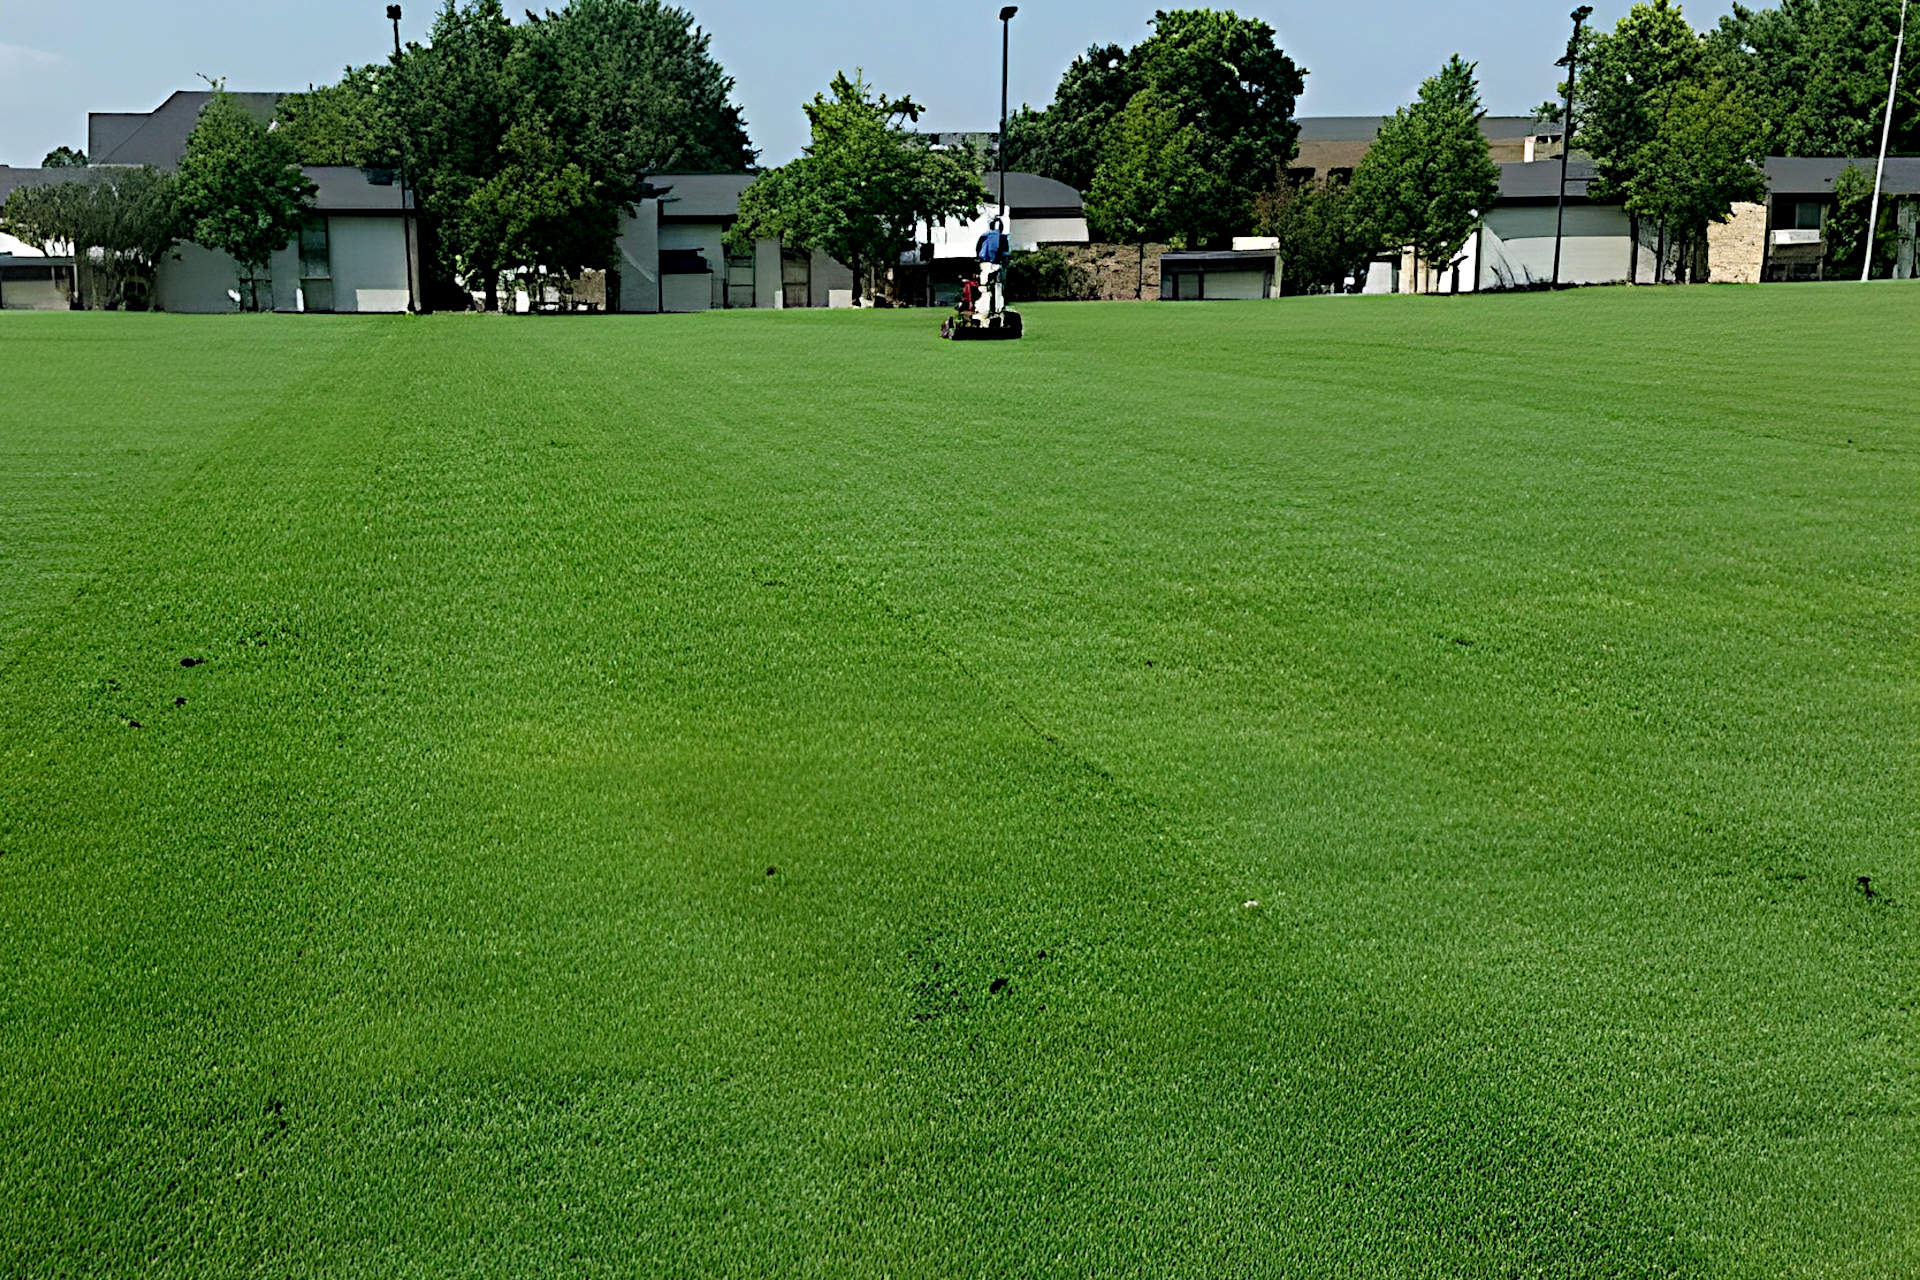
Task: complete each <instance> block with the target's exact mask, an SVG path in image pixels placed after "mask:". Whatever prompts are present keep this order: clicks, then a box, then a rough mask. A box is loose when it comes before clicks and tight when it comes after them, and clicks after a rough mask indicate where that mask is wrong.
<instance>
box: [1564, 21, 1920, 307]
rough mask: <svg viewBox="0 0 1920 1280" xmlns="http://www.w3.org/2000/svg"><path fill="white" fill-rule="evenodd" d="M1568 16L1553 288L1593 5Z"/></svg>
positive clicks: (1565, 224) (1565, 209)
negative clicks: (1583, 43) (1576, 94)
mask: <svg viewBox="0 0 1920 1280" xmlns="http://www.w3.org/2000/svg"><path fill="white" fill-rule="evenodd" d="M1904 2H1905V0H1902V3H1904ZM1567 16H1568V17H1570V18H1572V19H1573V35H1572V37H1571V38H1570V39H1568V41H1567V56H1566V57H1564V58H1562V59H1560V61H1558V62H1556V63H1554V64H1553V65H1554V66H1556V67H1565V68H1566V69H1567V107H1566V110H1564V111H1562V112H1561V113H1560V198H1559V199H1558V200H1557V201H1556V202H1555V205H1554V213H1553V287H1554V288H1556V289H1557V288H1559V287H1560V239H1561V237H1562V236H1563V235H1565V234H1566V229H1567V155H1568V153H1569V152H1571V151H1572V150H1573V78H1574V76H1575V75H1576V74H1577V73H1578V71H1579V67H1578V63H1579V61H1580V28H1581V27H1582V26H1584V25H1585V24H1586V21H1587V19H1588V18H1591V17H1592V16H1593V6H1592V5H1590V4H1583V5H1581V6H1580V7H1579V8H1578V9H1575V10H1574V11H1573V12H1572V13H1571V14H1569V15H1567Z"/></svg>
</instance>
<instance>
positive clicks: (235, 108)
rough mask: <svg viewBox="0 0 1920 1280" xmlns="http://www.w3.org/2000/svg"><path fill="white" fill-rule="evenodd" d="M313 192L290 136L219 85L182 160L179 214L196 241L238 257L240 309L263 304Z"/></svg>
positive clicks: (201, 116)
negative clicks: (264, 286) (274, 263)
mask: <svg viewBox="0 0 1920 1280" xmlns="http://www.w3.org/2000/svg"><path fill="white" fill-rule="evenodd" d="M314 191H315V188H314V185H313V183H311V182H309V181H308V180H307V177H306V175H305V174H303V173H301V172H300V164H299V159H298V157H297V156H295V154H294V151H293V148H292V147H291V146H289V145H288V144H287V141H286V139H284V138H281V137H279V136H278V135H277V134H276V133H274V132H272V131H270V130H269V129H268V128H267V127H266V126H265V125H264V124H262V123H260V121H258V120H256V119H254V118H253V117H252V116H250V115H248V114H247V113H246V112H245V111H243V110H241V108H240V106H239V104H237V103H236V102H235V101H234V100H233V96H232V95H231V94H229V93H227V92H226V90H225V87H224V86H223V85H220V84H216V85H215V92H214V95H213V99H212V100H211V101H210V102H208V103H207V105H206V107H205V108H204V109H203V110H202V111H201V113H200V119H199V121H198V123H196V124H195V125H194V127H193V132H192V133H191V134H190V135H189V136H188V138H187V149H186V154H185V155H184V156H182V157H181V160H180V175H179V201H180V213H181V218H182V220H183V222H184V223H185V224H186V225H188V226H189V227H190V228H191V231H190V235H191V237H192V239H193V241H194V242H195V243H196V244H200V245H204V246H205V247H207V248H209V249H217V250H219V251H221V252H223V253H227V254H231V255H232V256H233V259H234V261H235V263H237V264H238V266H239V272H240V280H239V284H240V299H241V307H242V308H243V309H245V310H249V311H258V310H259V309H260V291H259V281H260V277H261V276H262V275H263V274H264V273H265V272H266V269H267V263H268V262H269V261H270V260H271V259H272V257H273V255H274V252H275V251H276V250H279V249H283V248H285V247H286V246H287V244H288V242H290V241H291V240H292V239H293V238H294V236H295V235H296V234H297V233H298V232H299V230H300V223H301V220H302V219H303V218H304V217H305V215H306V211H307V208H308V205H309V204H310V203H311V201H312V199H313V195H314Z"/></svg>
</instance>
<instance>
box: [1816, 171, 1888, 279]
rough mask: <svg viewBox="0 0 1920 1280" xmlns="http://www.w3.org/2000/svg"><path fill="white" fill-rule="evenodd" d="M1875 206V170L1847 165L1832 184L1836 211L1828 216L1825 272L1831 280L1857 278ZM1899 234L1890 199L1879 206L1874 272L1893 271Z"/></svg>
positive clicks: (1865, 250)
mask: <svg viewBox="0 0 1920 1280" xmlns="http://www.w3.org/2000/svg"><path fill="white" fill-rule="evenodd" d="M1872 207H1873V173H1872V172H1871V171H1870V170H1868V169H1866V168H1864V167H1863V166H1860V165H1851V164H1850V165H1848V166H1847V167H1846V168H1844V169H1842V170H1841V171H1840V176H1839V177H1838V178H1835V179H1834V183H1833V213H1832V215H1831V216H1830V217H1829V218H1828V219H1827V226H1826V235H1827V261H1826V275H1827V276H1828V277H1829V278H1830V279H1838V280H1857V279H1859V278H1860V267H1861V263H1862V261H1863V260H1864V258H1865V256H1866V253H1867V219H1868V217H1870V216H1871V213H1872ZM1899 248H1900V233H1899V227H1898V223H1897V219H1896V216H1895V213H1894V209H1893V207H1892V205H1891V203H1889V202H1882V204H1881V206H1880V223H1879V226H1877V227H1876V228H1875V229H1874V235H1873V274H1874V275H1876V276H1884V275H1890V274H1892V271H1891V268H1892V267H1893V263H1894V260H1895V258H1896V257H1898V255H1899Z"/></svg>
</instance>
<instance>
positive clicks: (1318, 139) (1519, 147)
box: [1287, 116, 1564, 182]
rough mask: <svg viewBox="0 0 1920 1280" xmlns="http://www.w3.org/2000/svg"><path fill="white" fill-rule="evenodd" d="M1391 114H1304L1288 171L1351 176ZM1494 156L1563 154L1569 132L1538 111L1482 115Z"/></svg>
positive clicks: (1300, 176)
mask: <svg viewBox="0 0 1920 1280" xmlns="http://www.w3.org/2000/svg"><path fill="white" fill-rule="evenodd" d="M1388 118H1389V117H1387V116H1301V117H1299V119H1298V124H1299V125H1300V149H1299V152H1298V154H1296V155H1295V156H1294V160H1293V164H1292V165H1291V166H1290V167H1289V168H1288V169H1287V176H1288V177H1289V178H1291V179H1293V180H1294V181H1295V182H1314V181H1322V182H1345V181H1346V180H1347V179H1349V178H1351V177H1353V171H1354V169H1355V168H1357V167H1358V166H1359V164H1360V160H1361V158H1362V157H1363V156H1365V155H1366V154H1367V152H1368V151H1370V150H1372V148H1373V141H1374V139H1375V138H1377V137H1379V136H1380V127H1381V126H1382V125H1384V124H1385V123H1386V122H1387V120H1388ZM1480 131H1481V132H1482V133H1483V134H1485V135H1486V138H1487V147H1488V149H1489V150H1490V151H1491V152H1492V153H1493V158H1494V159H1495V160H1496V161H1500V162H1502V163H1513V164H1525V163H1528V162H1531V161H1535V160H1544V159H1547V158H1548V157H1549V156H1558V155H1559V154H1560V143H1561V139H1562V137H1563V135H1564V130H1562V129H1561V127H1560V124H1559V122H1558V121H1547V122H1545V123H1540V122H1536V121H1535V120H1534V119H1533V117H1532V116H1482V117H1481V119H1480Z"/></svg>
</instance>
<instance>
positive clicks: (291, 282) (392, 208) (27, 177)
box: [0, 91, 420, 312]
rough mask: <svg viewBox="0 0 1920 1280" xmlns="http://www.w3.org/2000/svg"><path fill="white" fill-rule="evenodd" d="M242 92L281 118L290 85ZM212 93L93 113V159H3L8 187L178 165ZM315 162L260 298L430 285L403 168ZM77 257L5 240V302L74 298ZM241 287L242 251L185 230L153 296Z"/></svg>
mask: <svg viewBox="0 0 1920 1280" xmlns="http://www.w3.org/2000/svg"><path fill="white" fill-rule="evenodd" d="M233 97H234V99H235V100H236V101H237V102H238V103H239V104H240V107H241V109H242V110H245V111H248V112H250V113H252V114H253V115H254V116H256V117H257V118H259V119H261V120H270V119H271V118H272V116H273V112H274V108H275V106H276V104H277V103H278V102H279V100H280V97H281V95H280V94H277V93H240V94H234V95H233ZM212 99H213V95H212V94H211V93H208V92H192V91H181V92H178V93H175V94H174V95H173V96H171V97H169V98H168V99H167V100H166V101H165V102H163V103H161V104H160V105H159V106H158V107H156V108H154V109H153V110H152V111H146V112H94V113H92V114H90V115H89V116H88V117H87V153H88V155H89V156H90V157H92V159H91V161H90V163H89V165H88V168H87V169H0V199H4V197H5V196H6V195H7V194H8V193H10V192H11V191H12V190H13V189H14V188H16V187H20V186H26V185H38V184H51V183H58V182H71V181H74V180H76V179H81V180H83V179H84V178H85V177H86V175H87V174H88V173H89V172H98V171H100V170H103V169H111V168H116V167H136V166H142V165H146V166H151V167H153V168H156V169H164V170H169V171H171V170H174V169H177V168H178V167H179V165H180V161H181V158H182V157H183V156H184V155H185V154H186V149H187V138H188V137H189V136H190V135H191V134H192V132H193V128H194V125H195V124H197V123H198V122H199V119H200V113H201V111H202V110H204V109H205V107H206V105H207V103H208V102H210V101H212ZM303 172H304V173H305V174H306V175H307V177H308V179H309V180H310V181H312V182H313V184H314V185H315V187H316V188H318V190H317V193H316V195H315V196H314V200H313V207H312V209H311V211H310V213H309V214H308V217H307V219H306V223H305V225H304V226H302V227H301V229H300V232H299V234H298V235H297V236H296V237H295V238H294V239H293V240H291V241H289V242H288V244H287V246H286V248H284V249H282V250H281V251H280V252H278V253H276V254H274V256H273V260H272V262H271V263H270V264H269V266H268V271H267V274H266V275H265V276H264V277H262V278H260V279H259V280H258V281H255V282H253V283H252V285H251V286H250V287H253V288H257V289H258V290H259V301H260V305H261V306H262V307H263V308H264V307H268V306H270V307H272V309H274V310H276V311H345V312H391V311H405V310H406V309H407V305H408V302H409V299H410V297H411V296H412V295H411V294H410V292H409V284H412V285H413V287H414V288H416V289H417V288H418V285H419V247H420V246H419V237H418V236H417V235H414V234H412V231H413V228H411V227H410V226H408V225H407V224H408V223H410V222H411V221H412V220H413V219H412V216H411V212H410V205H409V204H403V202H402V198H401V189H400V185H399V183H398V181H397V180H396V176H395V174H394V172H393V171H392V170H391V169H357V168H351V167H340V166H309V167H307V168H305V169H304V170H303ZM409 241H411V248H412V251H413V253H412V257H411V259H410V258H409V256H408V248H409ZM23 250H24V251H23ZM72 269H73V264H72V259H70V258H68V259H47V258H43V257H41V256H40V255H38V254H35V253H33V251H31V250H25V249H24V246H20V245H19V244H18V242H17V241H5V242H3V243H0V306H5V307H8V308H14V307H22V306H37V307H53V308H64V307H65V306H66V305H67V302H66V299H67V296H68V294H69V292H70V285H69V283H68V282H69V281H70V279H71V273H72ZM62 272H64V273H65V275H64V276H63V275H62V274H61V273H62ZM410 274H411V277H412V278H411V280H409V275H410ZM241 287H242V285H241V281H240V271H239V264H237V263H236V262H235V261H234V260H233V259H232V258H231V257H230V256H228V255H227V254H224V253H218V252H215V251H213V250H210V249H206V248H203V247H201V246H200V245H196V244H191V243H187V242H182V243H180V244H177V245H175V246H174V247H173V249H172V250H171V251H170V252H169V253H167V254H166V255H165V256H164V257H163V258H162V259H161V261H160V263H159V264H158V266H157V268H156V270H155V272H154V281H153V297H152V303H153V306H154V309H155V310H159V311H179V312H224V311H235V310H239V309H240V291H241ZM8 295H10V296H8Z"/></svg>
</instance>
